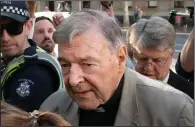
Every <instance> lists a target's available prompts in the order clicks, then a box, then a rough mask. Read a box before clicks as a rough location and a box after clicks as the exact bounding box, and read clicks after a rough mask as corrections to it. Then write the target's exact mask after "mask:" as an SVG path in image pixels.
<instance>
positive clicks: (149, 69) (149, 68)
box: [144, 62, 154, 72]
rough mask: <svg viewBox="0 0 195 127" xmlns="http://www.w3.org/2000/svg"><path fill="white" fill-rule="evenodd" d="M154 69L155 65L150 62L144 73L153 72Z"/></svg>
mask: <svg viewBox="0 0 195 127" xmlns="http://www.w3.org/2000/svg"><path fill="white" fill-rule="evenodd" d="M153 69H154V65H153V64H152V62H148V63H147V64H146V65H145V66H144V71H146V72H151V71H153Z"/></svg>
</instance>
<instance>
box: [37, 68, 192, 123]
mask: <svg viewBox="0 0 195 127" xmlns="http://www.w3.org/2000/svg"><path fill="white" fill-rule="evenodd" d="M40 110H46V111H48V110H49V111H54V112H57V113H59V114H61V115H62V116H63V117H64V118H65V119H66V120H67V121H68V122H69V123H71V125H73V126H78V125H79V105H78V104H77V103H76V102H75V101H74V100H72V98H71V97H70V96H69V95H68V93H67V92H66V90H65V89H61V90H59V91H57V92H55V93H54V94H52V95H51V96H50V97H49V98H47V99H46V100H45V101H44V103H43V104H42V105H41V107H40ZM193 120H194V118H193V100H192V99H191V98H190V97H189V96H187V95H186V94H184V93H183V92H181V91H179V90H177V89H175V88H173V87H172V86H170V85H165V84H163V83H162V82H160V81H157V80H153V79H150V78H148V77H146V76H143V75H141V74H139V73H137V72H135V71H133V70H131V69H128V68H126V70H125V74H124V84H123V90H122V95H121V100H120V104H119V108H118V111H117V114H116V118H115V122H114V126H193V125H194V124H193Z"/></svg>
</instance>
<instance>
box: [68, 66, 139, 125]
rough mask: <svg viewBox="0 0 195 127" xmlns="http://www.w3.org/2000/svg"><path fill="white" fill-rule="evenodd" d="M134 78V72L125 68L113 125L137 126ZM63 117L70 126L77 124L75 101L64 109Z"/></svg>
mask: <svg viewBox="0 0 195 127" xmlns="http://www.w3.org/2000/svg"><path fill="white" fill-rule="evenodd" d="M135 79H136V77H135V74H134V73H133V72H131V71H130V70H129V69H128V68H126V69H125V75H124V85H123V90H122V95H121V101H120V104H119V109H118V112H117V115H116V119H115V123H114V126H138V109H137V104H136V97H135V94H136V92H135V91H136V89H135V86H136V82H135ZM65 118H66V120H67V121H68V122H69V123H70V124H71V125H72V126H78V125H79V107H78V105H77V103H76V102H74V101H73V102H72V103H71V105H70V106H69V108H68V109H67V110H66V112H65Z"/></svg>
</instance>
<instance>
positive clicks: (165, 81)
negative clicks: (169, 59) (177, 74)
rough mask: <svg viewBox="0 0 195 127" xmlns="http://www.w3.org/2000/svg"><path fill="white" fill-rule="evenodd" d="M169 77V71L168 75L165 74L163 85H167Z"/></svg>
mask: <svg viewBox="0 0 195 127" xmlns="http://www.w3.org/2000/svg"><path fill="white" fill-rule="evenodd" d="M169 75H170V71H169V73H168V74H167V76H166V78H165V79H164V80H163V81H162V82H163V83H165V84H167V83H168V80H169Z"/></svg>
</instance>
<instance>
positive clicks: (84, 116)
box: [79, 76, 124, 126]
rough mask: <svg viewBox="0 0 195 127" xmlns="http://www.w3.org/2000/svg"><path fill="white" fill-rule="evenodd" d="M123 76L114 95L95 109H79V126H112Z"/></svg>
mask: <svg viewBox="0 0 195 127" xmlns="http://www.w3.org/2000/svg"><path fill="white" fill-rule="evenodd" d="M123 81H124V76H123V78H122V79H121V81H120V83H119V86H118V88H117V90H116V91H115V93H114V95H113V96H112V97H111V99H110V100H108V101H107V102H106V103H105V104H103V105H100V106H99V107H98V109H97V110H92V111H87V110H82V109H80V120H79V126H113V125H114V121H115V117H116V114H117V111H118V107H119V103H120V99H121V93H122V88H123Z"/></svg>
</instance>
